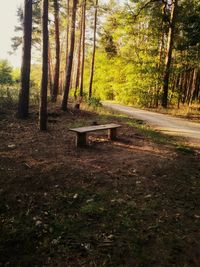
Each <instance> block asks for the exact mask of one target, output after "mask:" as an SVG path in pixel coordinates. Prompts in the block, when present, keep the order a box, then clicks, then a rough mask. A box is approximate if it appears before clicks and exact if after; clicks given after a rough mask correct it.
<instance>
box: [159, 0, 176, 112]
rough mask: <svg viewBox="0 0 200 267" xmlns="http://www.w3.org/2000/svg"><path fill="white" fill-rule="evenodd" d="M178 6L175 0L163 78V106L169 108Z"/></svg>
mask: <svg viewBox="0 0 200 267" xmlns="http://www.w3.org/2000/svg"><path fill="white" fill-rule="evenodd" d="M177 8H178V0H173V4H172V10H171V19H170V27H169V33H168V44H167V53H166V60H165V71H164V78H163V96H162V106H163V107H164V108H167V105H168V91H169V78H170V67H171V61H172V51H173V45H174V31H175V24H176V15H177Z"/></svg>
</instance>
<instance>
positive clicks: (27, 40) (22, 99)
mask: <svg viewBox="0 0 200 267" xmlns="http://www.w3.org/2000/svg"><path fill="white" fill-rule="evenodd" d="M32 13H33V10H32V0H24V18H23V49H22V65H21V89H20V92H19V103H18V116H19V118H21V119H25V118H27V117H28V111H29V90H30V68H31V43H32Z"/></svg>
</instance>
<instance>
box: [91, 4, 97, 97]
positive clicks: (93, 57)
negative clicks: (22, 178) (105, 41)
mask: <svg viewBox="0 0 200 267" xmlns="http://www.w3.org/2000/svg"><path fill="white" fill-rule="evenodd" d="M97 6H98V0H96V6H95V14H94V37H93V38H94V39H93V53H92V64H91V73H90V83H89V99H90V98H91V97H92V86H93V77H94V62H95V53H96V32H97Z"/></svg>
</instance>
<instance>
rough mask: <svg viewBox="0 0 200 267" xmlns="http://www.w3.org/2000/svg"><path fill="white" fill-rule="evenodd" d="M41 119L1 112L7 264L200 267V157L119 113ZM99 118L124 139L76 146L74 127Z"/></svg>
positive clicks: (2, 261)
mask: <svg viewBox="0 0 200 267" xmlns="http://www.w3.org/2000/svg"><path fill="white" fill-rule="evenodd" d="M36 118H37V114H36V112H35V113H34V110H33V113H32V115H31V117H30V118H29V119H28V120H26V121H22V122H21V121H18V120H16V118H15V116H14V114H13V113H12V112H10V113H7V114H4V115H1V122H0V124H1V125H0V129H1V131H0V143H1V146H0V158H1V161H0V183H1V186H0V188H1V189H0V214H1V215H0V216H1V217H0V219H1V236H0V265H1V266H74V267H78V266H85V267H86V266H87V267H88V266H130V267H131V266H199V262H200V253H199V251H200V243H199V240H200V234H199V227H200V209H199V202H200V180H199V178H200V177H199V173H200V165H199V154H198V151H193V150H191V149H189V148H186V147H181V146H179V147H178V148H177V147H175V146H174V145H171V143H172V140H171V139H170V140H169V139H168V138H167V137H165V136H163V135H161V134H158V133H154V132H153V131H151V130H148V129H147V130H144V129H143V130H142V125H141V122H140V121H134V120H132V119H129V118H126V117H122V116H119V115H112V114H106V115H105V114H104V115H101V114H97V113H93V112H88V111H75V110H71V111H70V112H68V113H61V112H57V113H50V114H49V131H48V132H47V133H45V132H39V131H38V128H37V123H36V121H37V119H36ZM94 121H95V122H97V123H99V124H103V123H117V124H120V125H122V128H120V129H119V139H118V140H117V141H113V142H111V141H108V140H107V134H106V133H105V132H102V133H99V132H98V133H97V134H96V133H91V134H90V137H89V146H88V148H87V149H76V148H75V136H74V134H73V133H71V132H70V131H68V128H70V127H78V126H85V125H92V123H94ZM144 128H145V126H144ZM148 133H149V135H147V134H148ZM150 136H151V138H150ZM152 137H153V138H154V139H155V140H157V142H153V141H152ZM173 142H174V140H173ZM164 143H166V144H164Z"/></svg>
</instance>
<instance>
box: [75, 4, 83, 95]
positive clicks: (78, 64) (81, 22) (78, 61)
mask: <svg viewBox="0 0 200 267" xmlns="http://www.w3.org/2000/svg"><path fill="white" fill-rule="evenodd" d="M79 29H80V35H79V43H78V58H77V70H76V81H75V82H76V83H75V91H74V97H75V99H76V97H77V90H78V88H79V82H80V69H81V48H82V46H81V45H82V34H83V9H82V11H81V16H80V21H79Z"/></svg>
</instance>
